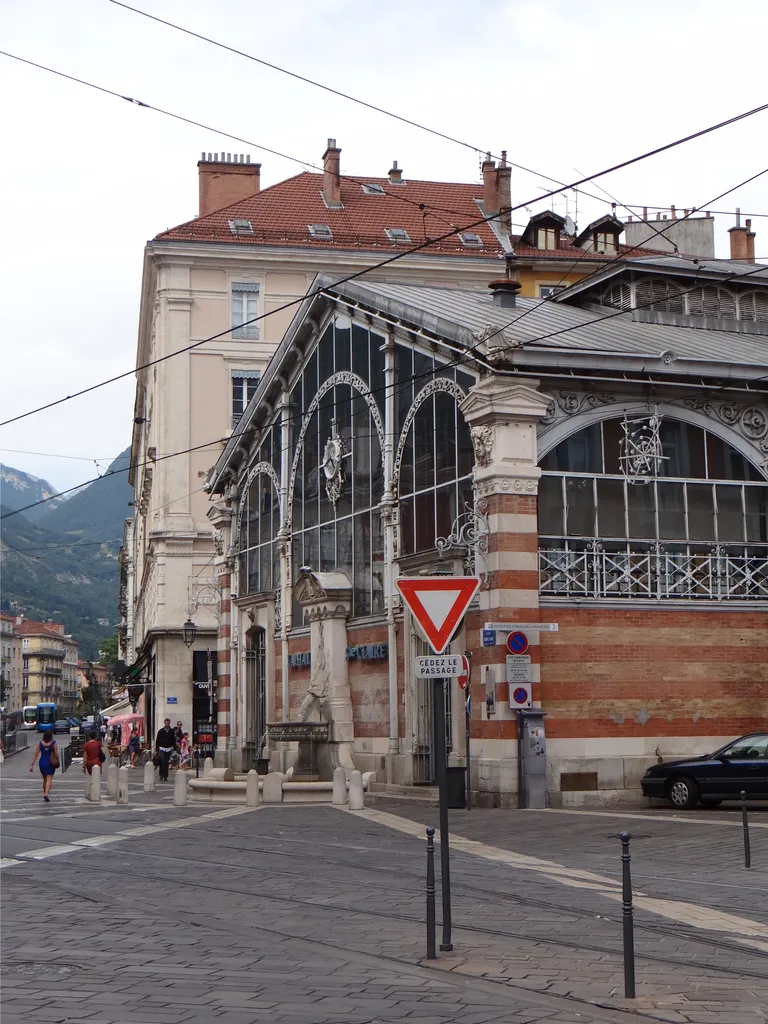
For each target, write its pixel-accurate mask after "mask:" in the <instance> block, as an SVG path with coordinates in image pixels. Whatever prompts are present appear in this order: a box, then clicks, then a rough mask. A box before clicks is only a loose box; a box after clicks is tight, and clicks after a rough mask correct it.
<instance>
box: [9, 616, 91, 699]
mask: <svg viewBox="0 0 768 1024" xmlns="http://www.w3.org/2000/svg"><path fill="white" fill-rule="evenodd" d="M16 631H17V633H18V634H19V636H20V638H21V657H22V693H21V704H22V705H25V704H40V703H48V702H50V703H53V704H56V705H57V706H58V708H59V710H60V712H61V714H62V715H71V714H74V712H75V705H76V704H77V700H78V697H79V692H78V687H77V654H78V645H77V641H76V640H74V639H73V638H72V637H71V636H69V635H68V634H65V632H64V625H63V623H61V622H34V621H32V620H30V619H24V618H22V617H21V616H19V617H17V619H16Z"/></svg>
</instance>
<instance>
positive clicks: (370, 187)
mask: <svg viewBox="0 0 768 1024" xmlns="http://www.w3.org/2000/svg"><path fill="white" fill-rule="evenodd" d="M361 187H362V190H363V192H364V193H365V194H366V195H367V196H385V195H386V194H387V193H386V192H385V191H384V189H383V188H382V186H381V185H375V184H373V183H366V184H365V185H362V186H361Z"/></svg>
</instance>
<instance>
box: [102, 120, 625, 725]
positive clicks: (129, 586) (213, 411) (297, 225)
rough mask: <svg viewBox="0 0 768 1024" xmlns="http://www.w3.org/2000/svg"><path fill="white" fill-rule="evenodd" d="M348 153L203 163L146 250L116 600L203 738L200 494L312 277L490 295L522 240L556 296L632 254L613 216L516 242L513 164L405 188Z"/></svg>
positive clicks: (203, 525)
mask: <svg viewBox="0 0 768 1024" xmlns="http://www.w3.org/2000/svg"><path fill="white" fill-rule="evenodd" d="M340 152H341V151H340V150H339V148H338V147H337V146H336V144H335V141H334V140H332V139H331V140H329V143H328V148H327V150H326V152H325V154H324V157H323V164H324V172H323V174H322V175H321V174H309V173H306V174H299V175H297V176H296V177H294V178H290V179H288V180H286V181H283V182H280V183H279V184H277V185H274V186H272V187H270V188H267V189H263V190H261V188H260V165H258V164H250V163H248V162H246V161H245V160H244V158H242V157H240V158H238V157H235V158H234V159H232V157H231V155H230V154H226V155H225V154H221V159H219V154H214V155H211V154H207V155H205V154H204V155H203V160H201V161H200V163H199V165H198V169H199V180H200V210H199V215H198V217H196V218H195V219H194V220H191V221H189V222H188V223H186V224H183V225H180V226H179V227H176V228H173V229H171V230H168V231H165V232H163V233H162V234H160V235H158V236H157V238H155V239H153V240H152V241H151V242H150V243H149V244H148V245H147V248H146V251H145V257H144V274H143V283H142V293H141V308H140V317H139V340H138V353H137V366H138V370H137V383H136V401H135V408H134V428H133V438H132V448H131V472H130V480H131V483H132V485H133V487H134V493H135V501H134V508H133V514H132V517H131V519H129V520H128V521H127V523H126V530H125V538H124V546H123V551H122V556H121V598H120V607H121V615H122V622H123V624H122V631H121V643H122V654H123V657H124V659H125V661H126V662H127V664H128V665H129V667H130V670H131V671H132V672H133V676H132V678H141V679H142V680H143V681H144V683H145V685H146V686H147V693H148V694H150V695H151V699H150V700H149V702H148V707H147V710H148V711H149V712H150V719H151V712H152V709H153V708H154V707H155V705H156V706H157V709H158V717H164V715H165V713H166V711H167V712H169V713H170V714H172V716H176V717H178V718H180V719H181V720H182V721H183V722H184V724H185V726H186V727H187V728H189V727H190V726H191V727H192V730H194V729H195V728H196V727H197V725H198V724H200V725H203V726H206V727H207V725H208V724H209V719H210V715H211V713H212V710H213V709H212V706H211V699H212V698H211V694H209V692H208V690H209V687H208V678H209V672H211V673H212V672H213V669H212V665H213V660H214V658H215V655H216V645H217V635H218V628H219V625H220V621H219V602H220V592H219V582H218V580H217V578H216V576H215V573H214V571H213V564H214V560H215V557H216V554H215V549H214V546H213V544H212V541H211V534H210V528H209V522H208V520H207V518H206V513H207V508H208V501H207V496H206V495H205V493H204V492H203V490H202V484H203V481H204V479H205V476H206V474H207V472H208V470H209V469H210V467H211V466H212V465H213V464H214V463H215V461H216V459H217V458H218V456H219V454H220V453H221V451H222V449H223V447H224V444H225V443H226V440H227V439H228V438H229V437H230V436H231V435H232V432H233V430H234V431H237V430H239V429H241V428H240V426H239V423H240V417H241V416H242V414H243V412H244V410H245V408H246V407H247V406H248V403H249V402H250V400H251V398H252V396H253V394H254V393H255V391H256V389H257V386H258V384H259V380H260V378H261V376H262V375H263V373H264V371H265V369H266V366H267V364H268V362H269V360H270V358H271V356H272V354H273V353H274V351H275V349H276V348H277V345H278V343H279V342H280V339H281V338H282V337H283V335H284V333H285V331H286V329H287V327H288V325H289V324H290V322H291V320H292V318H293V316H294V313H295V311H296V308H298V303H299V302H300V300H301V298H302V296H304V295H305V294H306V292H307V290H308V289H309V288H310V286H311V283H312V281H313V279H314V277H315V274H316V273H317V272H318V271H325V272H328V273H330V274H332V275H334V277H335V278H337V279H342V278H345V277H348V276H350V275H356V274H363V273H364V274H365V275H366V279H368V278H369V277H371V278H372V279H376V280H382V281H392V282H399V283H403V284H404V283H413V284H418V285H433V286H440V287H445V288H454V287H456V288H458V287H460V288H463V289H481V290H482V289H485V287H486V284H487V282H488V280H489V279H490V278H492V277H493V276H495V275H496V274H497V273H498V265H499V260H500V259H501V258H502V257H503V256H504V254H505V253H508V252H510V251H511V249H512V247H513V245H514V247H515V251H516V253H517V255H518V273H519V277H520V281H521V282H522V288H523V293H524V294H526V295H530V296H535V297H539V298H546V297H547V296H549V295H551V294H552V293H554V292H555V291H556V290H557V289H558V288H562V287H564V286H565V285H566V284H568V283H570V282H574V281H577V280H580V279H581V278H583V277H584V275H585V274H588V273H590V272H592V271H593V270H594V269H595V268H596V267H597V266H599V265H602V264H603V263H605V262H606V261H607V260H610V259H612V258H614V257H615V255H616V253H617V251H619V250H620V243H619V233H620V230H621V224H620V222H618V221H615V219H613V218H609V219H608V220H609V221H610V223H608V224H606V225H602V227H601V230H600V231H599V232H597V231H587V232H583V233H582V235H581V236H578V237H576V236H575V234H573V233H571V234H569V233H568V225H567V223H566V221H565V220H564V219H563V218H562V217H558V216H557V215H555V214H553V213H547V214H540V215H537V216H536V217H534V218H532V219H531V222H530V223H529V224H528V225H527V227H526V229H525V232H524V233H523V235H522V236H517V235H513V234H512V225H511V220H510V214H509V207H510V205H511V200H510V173H511V169H510V167H509V166H507V165H506V162H503V163H502V164H501V165H500V166H497V164H496V163H495V162H494V161H493V160H492V159H490V157H489V158H488V159H487V160H486V161H485V162H484V164H483V171H482V176H483V181H482V184H478V185H473V184H453V183H445V182H431V181H411V180H408V179H406V178H405V177H404V175H403V172H402V169H400V168H398V167H397V164H396V163H395V164H394V166H393V167H392V168H391V169H390V171H389V173H388V175H387V176H386V177H383V178H371V177H360V178H351V177H346V176H343V175H341V173H340ZM485 218H489V219H485ZM462 225H464V226H466V225H470V227H467V229H466V230H464V231H457V228H459V227H461V226H462ZM414 247H417V251H415V252H411V251H410V250H412V249H413V248H414ZM382 262H383V264H384V265H382V266H380V267H379V268H378V269H376V270H375V271H374V272H372V273H369V271H370V270H371V267H375V266H376V265H377V264H379V263H382ZM173 353H179V354H176V355H174V356H173V358H172V359H166V358H165V357H168V356H170V355H171V354H173ZM177 453H182V454H177ZM186 621H193V622H194V624H195V627H196V634H195V640H194V642H193V643H192V644H191V645H190V646H189V647H188V646H187V645H185V643H184V642H183V636H182V634H183V625H184V623H185V622H186Z"/></svg>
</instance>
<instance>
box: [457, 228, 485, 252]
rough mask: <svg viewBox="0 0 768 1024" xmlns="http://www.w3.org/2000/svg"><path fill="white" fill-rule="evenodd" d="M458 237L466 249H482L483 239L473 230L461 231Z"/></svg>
mask: <svg viewBox="0 0 768 1024" xmlns="http://www.w3.org/2000/svg"><path fill="white" fill-rule="evenodd" d="M459 238H460V239H461V241H462V242H463V244H464V245H465V246H466V247H467V248H468V249H482V248H483V240H482V238H481V237H480V235H476V234H475V232H474V231H462V232H461V234H460V235H459Z"/></svg>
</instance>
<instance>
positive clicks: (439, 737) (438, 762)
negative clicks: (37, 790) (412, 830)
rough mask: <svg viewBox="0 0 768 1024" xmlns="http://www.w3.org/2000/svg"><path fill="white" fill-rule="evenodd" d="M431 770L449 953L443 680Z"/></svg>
mask: <svg viewBox="0 0 768 1024" xmlns="http://www.w3.org/2000/svg"><path fill="white" fill-rule="evenodd" d="M434 696H435V770H436V774H437V786H438V792H439V794H440V885H441V887H442V892H443V941H442V942H441V943H440V949H441V950H444V951H447V952H450V951H451V950H452V949H453V945H452V943H451V853H450V847H449V846H448V772H447V771H446V767H447V766H446V763H445V760H446V758H445V680H444V679H436V680H435V694H434Z"/></svg>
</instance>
